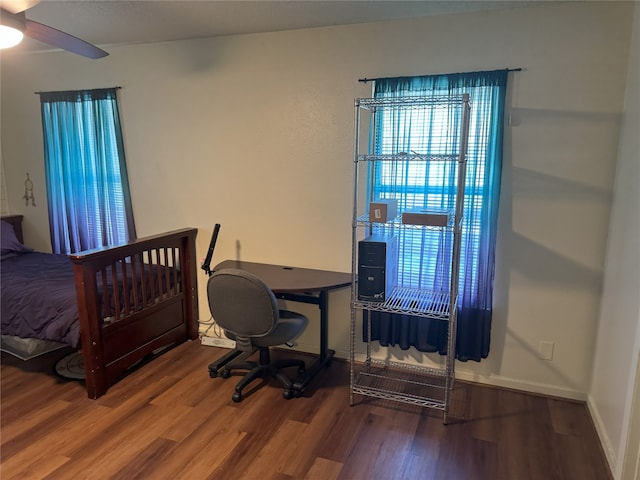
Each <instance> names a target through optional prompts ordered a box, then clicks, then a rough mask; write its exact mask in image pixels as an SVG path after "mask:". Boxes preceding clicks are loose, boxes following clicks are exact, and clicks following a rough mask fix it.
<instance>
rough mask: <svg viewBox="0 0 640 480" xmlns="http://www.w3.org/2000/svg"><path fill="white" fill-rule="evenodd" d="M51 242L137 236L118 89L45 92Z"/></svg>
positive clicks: (78, 247) (98, 242)
mask: <svg viewBox="0 0 640 480" xmlns="http://www.w3.org/2000/svg"><path fill="white" fill-rule="evenodd" d="M40 101H41V113H42V127H43V139H44V156H45V175H46V181H47V200H48V203H49V222H50V228H51V246H52V249H53V252H54V253H74V252H79V251H82V250H88V249H92V248H100V247H106V246H111V245H118V244H122V243H126V242H128V241H130V240H132V239H135V238H136V232H135V225H134V220H133V209H132V207H131V196H130V193H129V182H128V177H127V169H126V163H125V155H124V144H123V140H122V131H121V128H120V116H119V112H118V103H117V98H116V89H115V88H109V89H97V90H81V91H66V92H42V93H40Z"/></svg>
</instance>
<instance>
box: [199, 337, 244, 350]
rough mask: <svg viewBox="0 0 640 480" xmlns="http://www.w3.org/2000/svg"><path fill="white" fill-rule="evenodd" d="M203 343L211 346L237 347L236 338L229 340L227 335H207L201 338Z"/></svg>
mask: <svg viewBox="0 0 640 480" xmlns="http://www.w3.org/2000/svg"><path fill="white" fill-rule="evenodd" d="M201 342H202V345H207V346H209V347H222V348H236V342H235V340H229V339H228V338H226V337H207V336H204V337H202V338H201Z"/></svg>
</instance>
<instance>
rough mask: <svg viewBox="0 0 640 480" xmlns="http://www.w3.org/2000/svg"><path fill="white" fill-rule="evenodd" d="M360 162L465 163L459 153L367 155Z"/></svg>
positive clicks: (358, 158) (361, 157)
mask: <svg viewBox="0 0 640 480" xmlns="http://www.w3.org/2000/svg"><path fill="white" fill-rule="evenodd" d="M356 160H357V161H358V162H460V161H462V162H465V161H466V158H465V159H462V160H461V159H460V155H459V154H458V153H454V152H452V153H425V154H421V153H379V154H373V153H365V154H359V155H358V156H357V157H356Z"/></svg>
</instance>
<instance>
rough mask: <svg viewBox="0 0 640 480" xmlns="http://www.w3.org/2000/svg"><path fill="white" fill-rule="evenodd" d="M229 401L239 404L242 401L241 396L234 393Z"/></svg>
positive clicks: (238, 393)
mask: <svg viewBox="0 0 640 480" xmlns="http://www.w3.org/2000/svg"><path fill="white" fill-rule="evenodd" d="M231 400H233V401H234V402H236V403H240V402H241V401H242V394H241V393H240V392H234V393H233V395H231Z"/></svg>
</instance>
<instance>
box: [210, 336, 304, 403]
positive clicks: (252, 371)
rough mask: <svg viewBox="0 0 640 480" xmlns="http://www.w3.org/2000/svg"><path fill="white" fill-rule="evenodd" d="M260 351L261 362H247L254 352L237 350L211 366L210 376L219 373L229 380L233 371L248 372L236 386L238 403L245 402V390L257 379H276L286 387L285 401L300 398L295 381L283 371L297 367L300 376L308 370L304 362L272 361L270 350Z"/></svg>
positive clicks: (233, 397) (234, 398)
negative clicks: (294, 385)
mask: <svg viewBox="0 0 640 480" xmlns="http://www.w3.org/2000/svg"><path fill="white" fill-rule="evenodd" d="M258 350H259V352H260V360H259V362H255V361H247V360H246V359H247V358H248V357H249V356H251V355H252V354H253V353H254V352H240V351H237V350H234V351H232V352H229V353H228V354H227V355H225V357H223V359H222V361H220V362H217V364H216V363H214V364H211V365H209V376H211V377H212V378H214V377H215V376H217V374H218V373H219V374H220V376H221V377H222V378H229V377H230V376H231V371H232V370H248V372H247V374H246V375H245V376H244V377H242V379H240V381H239V382H238V383H237V384H236V387H235V391H234V393H233V395H232V397H231V399H232V400H233V401H234V402H236V403H237V402H241V401H242V400H243V395H242V391H243V389H244V388H245V387H246V386H247V385H249V384H250V383H251V382H253V381H254V380H255V379H257V378H271V377H273V378H276V379H278V380H279V381H280V383H281V384H282V386H283V387H284V390H283V392H282V396H283V397H284V398H285V399H287V400H288V399H290V398H293V397H299V396H300V392H299V391H297V390H295V389H294V388H293V384H294V381H292V380H291V379H290V378H289V377H288V376H287V375H285V374H284V372H282V370H283V369H285V368H290V367H297V369H298V372H297V373H298V375H299V374H302V373H304V372H305V368H306V367H305V363H304V361H302V360H297V359H291V358H287V359H279V360H275V361H271V358H270V353H269V348H267V347H262V348H259V349H258ZM225 360H226V361H225ZM212 367H213V369H212Z"/></svg>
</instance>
